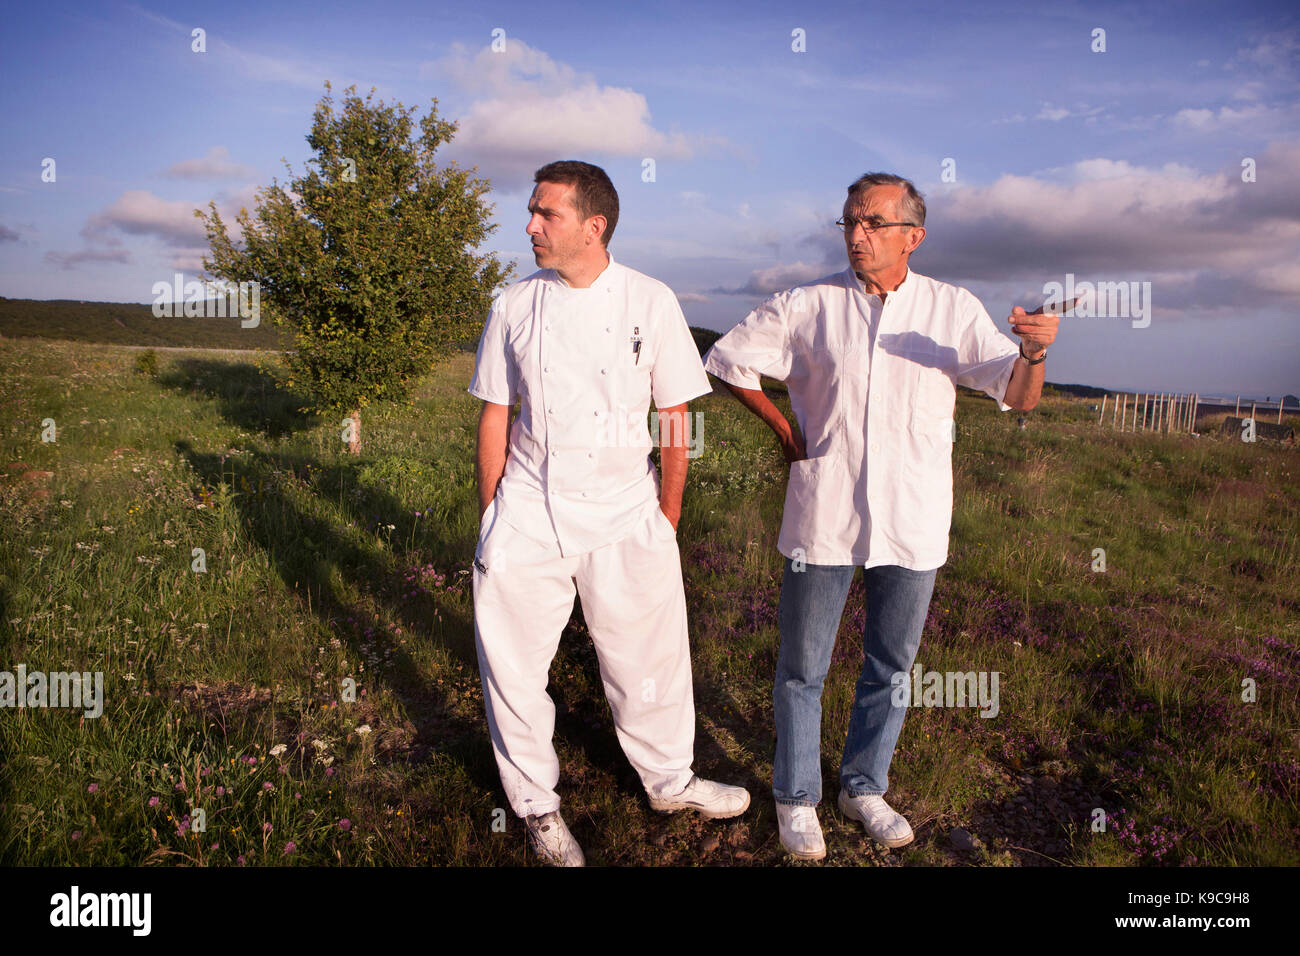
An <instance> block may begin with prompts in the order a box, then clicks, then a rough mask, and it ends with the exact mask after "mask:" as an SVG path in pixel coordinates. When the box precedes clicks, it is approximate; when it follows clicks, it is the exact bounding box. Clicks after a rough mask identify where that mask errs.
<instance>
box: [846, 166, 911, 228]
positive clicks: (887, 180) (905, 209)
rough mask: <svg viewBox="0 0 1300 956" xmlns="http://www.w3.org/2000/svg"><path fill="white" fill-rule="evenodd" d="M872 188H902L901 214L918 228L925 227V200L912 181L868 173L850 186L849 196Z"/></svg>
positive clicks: (885, 174)
mask: <svg viewBox="0 0 1300 956" xmlns="http://www.w3.org/2000/svg"><path fill="white" fill-rule="evenodd" d="M872 186H902V187H903V199H902V202H900V203H899V210H898V211H899V213H901V214H902V215H903V216H904V217H906V218H907V219H908V220H910V221H911V222H914V223H916V224H917V225H918V226H924V225H925V200H924V199H922V198H921V194H920V193H919V192H917V191H916V187H915V186H913V185H912V181H911V180H910V179H904V178H903V177H902V176H895V175H894V174H893V173H866V174H864V175H862V176H859V177H858V178H857V179H855V180H854V181H853V183H852V184H851V185H850V186H849V196H850V197H852V196H853V195H854V194H855V193H859V192H861V191H862V190H864V189H870V188H871V187H872Z"/></svg>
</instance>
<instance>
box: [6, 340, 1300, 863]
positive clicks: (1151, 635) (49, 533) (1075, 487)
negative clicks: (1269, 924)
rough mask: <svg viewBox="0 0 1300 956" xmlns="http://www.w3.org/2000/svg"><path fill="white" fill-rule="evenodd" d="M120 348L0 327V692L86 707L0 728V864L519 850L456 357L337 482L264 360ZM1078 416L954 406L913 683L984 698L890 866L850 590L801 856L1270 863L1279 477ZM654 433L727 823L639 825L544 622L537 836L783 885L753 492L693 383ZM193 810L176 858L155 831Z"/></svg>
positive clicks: (735, 451) (761, 553)
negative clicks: (680, 429) (859, 743)
mask: <svg viewBox="0 0 1300 956" xmlns="http://www.w3.org/2000/svg"><path fill="white" fill-rule="evenodd" d="M137 355H138V353H136V352H133V351H129V350H126V349H118V348H110V347H102V346H89V345H85V344H75V343H62V342H42V341H37V340H30V339H20V340H0V367H2V369H3V375H4V380H5V382H6V388H5V390H4V393H3V397H0V410H3V412H4V413H5V414H4V416H3V422H4V425H3V431H2V434H0V439H2V441H3V447H2V448H0V471H2V473H0V519H3V520H4V522H5V528H6V532H5V534H4V536H3V539H2V541H0V570H2V572H3V577H2V578H0V607H2V609H3V614H2V615H0V646H3V648H4V651H3V657H2V658H0V669H4V668H8V669H10V670H12V669H13V668H14V667H16V665H17V664H19V663H23V664H26V665H27V667H28V668H29V669H30V670H37V669H41V670H68V669H73V668H75V669H78V670H87V671H102V672H103V673H104V679H105V697H106V702H105V711H104V715H103V716H102V717H100V718H98V719H86V718H83V717H82V716H81V715H80V714H79V713H77V712H71V711H68V710H52V709H50V710H22V711H18V710H6V711H4V712H3V713H0V863H7V864H40V865H50V864H54V865H114V864H129V865H134V864H164V865H167V864H175V863H185V862H195V863H202V864H213V865H238V864H239V863H240V861H241V860H242V861H243V863H245V864H247V865H295V864H317V865H320V864H339V863H342V864H399V865H402V864H429V863H453V864H476V865H491V864H526V863H530V862H531V861H530V858H529V855H528V851H527V847H526V845H525V840H524V836H523V829H522V826H521V825H520V823H519V821H517V820H515V819H514V818H513V817H512V816H511V815H509V813H508V811H506V813H505V814H504V817H505V822H506V826H505V828H504V831H503V832H499V831H498V829H496V828H494V826H493V823H494V821H495V820H498V819H501V818H502V814H501V813H500V812H499V811H501V810H503V809H505V808H506V804H505V801H504V796H503V794H502V793H501V790H500V786H499V782H498V779H497V774H496V766H495V763H494V761H493V758H492V752H491V749H490V746H489V743H488V739H487V733H486V725H485V721H484V716H483V701H482V693H481V689H480V686H479V681H478V673H477V666H476V660H475V655H474V646H473V607H472V600H471V595H470V588H469V573H468V572H469V567H470V562H471V559H472V553H473V548H474V542H475V538H476V535H477V520H476V512H475V510H474V508H475V494H474V465H473V452H474V431H475V421H476V415H477V405H478V403H477V402H476V400H474V399H473V398H471V397H470V396H469V395H468V394H466V392H465V387H466V384H467V383H468V381H469V378H470V374H471V371H472V361H473V357H472V356H471V355H459V356H456V357H455V358H453V359H452V360H451V361H450V362H449V364H447V365H446V366H444V367H442V368H440V369H438V370H437V371H435V372H434V373H433V374H431V375H430V376H429V377H428V378H427V379H426V380H425V381H424V382H423V383H422V384H421V386H420V388H419V389H418V391H417V393H416V395H415V398H414V399H413V401H412V402H411V403H410V404H409V405H406V406H402V407H395V408H388V409H373V410H368V411H367V413H366V416H365V418H364V421H363V435H362V439H363V449H362V454H361V455H360V456H359V457H356V458H353V457H350V456H348V455H347V454H346V453H345V448H344V446H343V443H342V442H341V440H340V427H339V426H340V423H339V422H335V421H332V420H325V419H321V418H316V417H311V416H304V415H301V414H300V413H298V412H297V411H296V409H298V408H299V407H300V406H301V405H302V403H303V399H302V396H300V395H297V394H295V393H294V392H293V390H292V388H290V387H288V386H287V385H286V381H287V374H286V373H285V372H284V370H283V369H282V368H281V367H280V365H279V359H278V357H276V356H273V355H268V356H267V357H265V358H264V359H262V362H263V363H264V367H259V366H258V365H257V364H255V363H254V362H252V361H250V360H249V359H248V357H247V356H236V355H223V354H221V353H213V352H206V353H200V352H194V353H162V354H159V355H158V356H157V361H156V372H154V373H153V374H150V371H151V370H150V369H149V368H148V367H147V363H146V367H143V368H141V369H140V370H137ZM779 401H780V403H782V405H783V407H785V408H786V409H787V410H788V402H787V400H786V399H785V398H780V399H779ZM1087 404H1088V403H1087V402H1086V401H1081V400H1073V399H1069V398H1064V397H1059V396H1050V397H1048V398H1046V399H1045V400H1044V403H1043V404H1042V406H1041V407H1040V409H1038V410H1036V411H1035V412H1033V413H1030V414H1028V415H1026V416H1025V417H1026V418H1027V419H1028V422H1027V427H1026V428H1025V429H1024V430H1021V429H1020V428H1018V427H1017V425H1016V417H1017V413H1014V412H1013V413H1009V414H1007V415H1001V414H999V413H998V412H997V411H996V408H995V407H994V405H993V403H992V402H991V401H989V400H988V399H987V398H985V397H982V396H972V395H969V394H965V393H963V394H962V395H961V396H960V398H959V400H958V410H957V421H958V437H957V443H956V446H955V449H954V473H955V481H956V508H955V512H954V517H953V532H952V548H951V556H950V559H949V562H948V564H947V565H945V567H944V568H943V569H942V570H941V571H940V574H939V578H938V583H937V585H936V590H935V596H934V600H933V602H932V605H931V613H930V620H929V622H928V624H927V628H926V632H925V636H924V638H923V641H922V646H921V651H920V655H919V658H918V659H919V660H920V661H921V663H922V664H923V665H924V666H925V667H926V668H927V669H935V670H940V671H943V670H961V671H969V670H976V671H979V670H986V671H998V672H999V674H1000V675H1001V687H1000V690H1001V700H1000V713H999V714H998V716H997V717H995V718H991V719H984V718H981V717H979V716H978V713H977V712H976V711H974V710H971V709H964V710H963V709H956V708H950V709H944V708H919V709H915V710H914V711H913V712H912V713H909V714H908V717H907V720H906V722H905V723H904V727H903V732H902V736H901V737H900V740H899V746H898V750H897V753H896V756H895V760H894V764H893V767H892V768H891V775H890V779H891V783H890V794H889V796H890V801H891V803H892V804H893V805H895V806H896V807H898V808H899V809H900V810H901V811H902V812H904V813H905V814H907V816H908V817H909V819H910V820H911V821H912V824H913V826H914V827H915V828H916V830H917V834H918V836H917V840H916V842H915V843H914V844H913V845H912V846H909V847H907V848H905V849H903V850H901V851H887V850H884V849H883V848H879V847H877V846H875V845H874V844H873V843H872V842H871V841H870V840H868V839H867V838H866V837H865V836H864V835H863V833H862V832H861V830H860V828H855V827H854V826H850V825H849V824H847V823H846V821H844V820H843V819H842V818H841V817H840V816H839V814H838V812H837V811H836V810H835V809H834V794H835V792H836V776H837V768H838V762H839V753H840V749H841V747H842V745H843V740H844V733H845V730H846V727H847V719H848V705H849V697H850V694H851V691H852V686H853V683H854V681H855V680H856V677H857V671H858V668H859V667H860V661H861V626H862V619H863V600H862V597H863V596H862V588H861V578H860V577H859V579H858V581H857V582H856V583H855V585H854V587H853V589H852V591H851V592H850V598H849V605H848V608H847V609H846V612H845V618H844V622H843V626H842V628H841V633H840V639H839V642H838V644H837V647H836V652H835V656H834V659H833V663H832V669H831V674H830V677H829V679H828V682H827V690H826V696H825V719H824V721H823V765H824V771H825V780H826V782H825V787H824V790H825V793H826V795H827V798H826V799H825V800H824V802H823V806H822V812H821V818H822V823H823V827H824V828H825V831H826V836H827V842H828V846H829V849H830V853H829V855H828V858H827V862H828V863H830V864H847V865H861V864H870V865H876V864H884V863H887V862H894V863H900V862H901V863H902V864H904V865H909V864H915V865H933V864H943V865H946V864H951V865H971V864H974V865H1038V864H1049V863H1051V862H1053V861H1055V862H1059V863H1065V864H1076V865H1168V864H1177V863H1193V864H1217V865H1247V864H1251V865H1258V864H1265V865H1267V864H1279V863H1288V864H1294V863H1296V862H1297V860H1298V858H1300V854H1298V853H1297V849H1296V846H1297V842H1296V834H1297V832H1300V829H1298V828H1300V808H1298V806H1297V800H1298V797H1300V764H1298V763H1297V755H1296V738H1295V733H1296V731H1295V728H1296V727H1297V726H1300V720H1298V717H1300V700H1298V699H1297V694H1298V691H1297V688H1300V681H1297V676H1298V675H1297V672H1298V671H1300V624H1298V622H1300V614H1297V610H1300V583H1298V582H1300V575H1298V574H1297V573H1296V571H1297V568H1296V554H1297V538H1298V536H1300V535H1298V531H1300V521H1298V520H1297V506H1296V500H1297V490H1298V488H1297V485H1298V482H1297V472H1296V452H1295V450H1294V449H1292V448H1289V447H1285V446H1280V445H1277V444H1274V443H1270V442H1258V443H1256V444H1254V445H1247V444H1244V443H1242V442H1240V441H1234V440H1232V439H1230V438H1226V437H1218V436H1210V435H1207V436H1203V437H1200V438H1190V437H1185V436H1180V437H1169V436H1154V435H1150V434H1125V433H1119V432H1115V431H1113V430H1111V429H1110V428H1109V427H1108V426H1098V425H1097V424H1096V422H1095V413H1091V412H1089V411H1087ZM693 410H695V411H702V412H703V413H704V440H705V454H704V455H703V456H702V457H700V458H698V459H695V460H693V462H692V466H691V471H690V476H689V479H688V484H687V493H686V501H685V506H684V511H683V519H682V523H681V526H680V528H679V532H678V540H679V543H680V546H681V550H682V558H683V566H684V568H685V575H686V593H687V600H688V602H689V606H690V614H691V636H692V652H693V658H692V659H693V667H694V673H695V697H696V710H697V722H698V728H699V729H698V733H697V738H696V758H697V759H696V769H697V770H698V771H699V772H700V773H701V774H702V775H705V776H711V777H715V778H718V779H722V780H725V781H729V782H739V783H743V784H745V785H746V786H748V787H749V788H750V790H751V792H752V793H753V795H754V798H755V800H754V804H753V807H752V809H751V810H750V811H749V812H748V813H747V814H746V815H745V816H744V817H742V818H740V819H739V820H738V821H730V822H716V823H709V822H705V821H700V820H697V819H691V818H689V817H686V816H677V817H666V818H664V817H659V816H657V815H655V814H654V813H653V812H651V811H650V810H649V808H648V805H647V803H646V801H645V798H644V796H643V794H642V793H641V790H640V787H639V784H638V781H637V779H636V776H635V774H634V772H633V771H632V770H631V768H630V766H629V765H628V764H627V762H626V760H625V759H624V757H623V756H622V753H621V751H620V750H619V747H618V744H617V741H616V739H615V737H614V733H613V727H612V724H611V721H610V717H609V710H608V707H607V705H606V703H605V700H604V697H603V694H602V692H601V684H600V676H599V670H598V667H597V663H596V657H595V653H594V650H593V648H592V646H591V641H590V638H589V636H588V634H587V632H586V629H585V627H584V626H583V624H582V618H581V613H580V611H577V610H576V609H575V614H574V617H573V619H572V620H571V622H570V625H569V627H568V629H567V630H566V633H565V635H564V639H563V640H562V642H561V650H560V653H559V655H558V656H557V658H556V660H555V663H554V666H553V668H552V672H551V678H552V686H551V692H552V695H553V696H554V697H555V699H556V701H557V706H558V717H557V731H556V746H557V750H558V751H559V753H560V757H561V765H562V778H561V784H560V791H561V794H562V796H563V797H564V800H565V817H566V819H567V820H568V821H569V824H570V826H571V827H572V828H573V830H574V832H575V834H576V835H577V836H578V838H579V840H580V841H581V842H582V844H583V846H584V849H585V850H586V853H587V858H588V860H589V862H591V863H593V864H634V865H655V864H682V863H686V864H693V863H697V862H699V863H706V864H731V865H787V864H788V861H787V859H786V858H785V857H784V855H783V853H782V852H781V850H780V847H779V845H778V843H777V838H776V830H775V815H774V811H773V809H772V806H771V800H770V789H769V788H770V780H771V758H772V744H773V724H772V709H771V684H772V679H773V672H774V667H775V660H776V650H777V644H778V633H777V625H776V607H777V595H778V591H779V587H780V573H781V557H780V555H779V554H778V553H777V551H776V548H775V542H776V535H777V530H778V528H779V522H780V510H781V505H782V501H783V497H784V477H785V470H784V467H783V464H782V460H781V458H780V456H779V454H778V452H777V449H776V446H775V443H774V441H773V440H772V439H771V437H770V435H769V434H767V433H766V432H765V430H764V429H763V427H762V426H761V425H760V424H759V423H758V422H757V420H755V419H753V418H752V417H750V416H748V415H747V414H746V413H744V411H743V410H742V409H741V408H740V407H739V405H738V404H736V403H735V402H734V401H732V400H731V399H730V398H727V397H723V396H713V397H706V398H704V399H701V400H699V401H697V402H696V403H694V404H693ZM45 419H53V420H54V422H55V425H56V427H57V430H58V431H57V442H53V443H43V442H42V441H41V440H40V433H41V427H42V424H41V423H42V422H43V421H44V420H45ZM46 472H48V473H49V474H48V475H46V474H44V473H46ZM195 548H201V549H203V553H204V556H205V559H206V573H196V572H195V571H194V570H192V569H191V564H192V562H193V561H194V560H195V558H194V557H193V549H195ZM1095 548H1103V549H1104V550H1105V552H1106V571H1105V572H1104V573H1096V572H1094V571H1092V563H1093V549H1095ZM348 678H351V679H353V680H355V682H356V685H357V687H358V698H357V700H356V701H355V702H350V701H348V700H347V699H346V698H345V696H344V694H343V692H342V691H343V685H344V681H345V679H348ZM1247 678H1249V679H1252V680H1253V681H1254V682H1255V684H1256V687H1257V699H1256V701H1255V702H1254V703H1243V702H1242V681H1243V679H1247ZM281 746H282V747H283V748H284V749H283V750H282V751H281V750H279V747H281ZM273 748H274V749H276V751H277V752H276V754H275V755H272V753H271V751H272V749H273ZM250 758H254V761H253V762H249V759H250ZM268 784H269V786H268ZM92 785H93V792H92V790H91V788H92ZM218 788H221V790H220V793H218ZM154 798H156V801H155V800H154ZM151 803H152V804H153V805H151ZM196 807H197V808H202V809H203V810H204V812H205V813H206V817H207V820H206V830H205V832H203V833H202V834H196V833H194V832H193V830H192V829H188V828H185V827H183V826H182V821H183V820H184V819H185V817H186V815H187V814H190V815H192V814H193V811H194V809H195V808H196ZM1097 811H1100V812H1102V813H1104V814H1105V818H1106V821H1107V826H1106V829H1105V830H1104V831H1103V832H1096V831H1094V829H1093V826H1092V820H1093V819H1094V816H1095V815H1096V812H1097ZM191 819H192V816H191ZM343 820H346V821H348V826H347V828H346V829H345V828H344V826H342V825H341V823H340V821H343ZM955 826H961V827H964V828H966V829H967V830H969V831H970V832H971V833H972V834H974V835H975V837H976V838H977V839H978V841H979V845H978V847H977V849H976V850H975V851H974V852H973V853H962V852H958V851H956V850H954V849H953V848H952V847H951V845H950V843H949V839H948V832H949V830H950V829H951V828H952V827H955ZM289 844H292V845H293V846H292V849H291V850H290V852H286V846H287V845H289ZM789 865H808V864H789Z"/></svg>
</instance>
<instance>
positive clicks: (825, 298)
mask: <svg viewBox="0 0 1300 956" xmlns="http://www.w3.org/2000/svg"><path fill="white" fill-rule="evenodd" d="M873 330H874V334H873ZM1018 355H1019V349H1018V347H1017V346H1016V345H1015V343H1013V342H1012V340H1011V339H1010V338H1008V337H1007V336H1006V335H1004V334H1002V333H1001V332H1000V331H998V329H997V327H996V326H995V325H994V324H993V320H992V319H991V318H989V315H988V313H987V312H986V311H985V310H984V307H983V306H982V305H981V304H980V302H979V300H978V299H976V298H975V296H974V295H972V294H971V293H970V292H968V291H967V290H965V289H962V288H959V287H957V286H953V285H949V284H947V283H945V282H937V281H935V280H934V279H930V278H928V277H926V276H923V275H918V274H917V273H915V272H912V271H910V270H909V271H908V272H907V274H906V275H905V276H904V278H903V281H902V283H901V284H900V285H899V287H898V289H897V290H895V291H893V292H889V293H887V295H886V297H885V302H884V305H883V307H882V305H881V301H880V296H878V295H870V294H868V293H867V291H866V288H865V286H864V285H863V282H862V280H861V279H859V278H858V276H857V274H856V273H855V272H854V271H853V269H852V268H849V269H846V270H844V271H843V272H841V273H837V274H836V275H832V276H827V277H825V278H822V279H817V280H816V281H814V282H809V283H807V284H805V285H801V286H797V287H795V288H793V289H790V290H787V291H786V292H782V293H779V294H777V295H775V296H773V297H772V298H771V299H769V300H768V301H767V302H764V303H763V304H762V305H760V306H759V307H758V308H757V309H755V310H754V311H753V312H751V313H749V315H747V316H746V317H745V318H744V320H743V321H741V322H740V324H739V325H737V326H735V327H734V328H733V329H731V331H729V332H728V333H727V334H726V335H724V336H722V338H720V339H719V340H718V341H717V343H716V344H715V345H714V346H713V348H712V349H711V350H710V351H709V353H708V355H707V356H706V357H705V364H704V367H705V369H706V370H707V371H709V372H711V373H712V374H714V375H716V376H717V377H718V378H720V379H722V380H723V381H725V382H730V383H731V384H732V385H737V386H740V387H741V388H753V389H756V388H759V387H760V385H759V375H760V374H761V375H767V376H769V377H770V378H774V379H777V380H778V381H784V382H785V383H786V385H787V387H788V389H789V392H790V405H791V408H792V410H793V411H794V416H795V419H796V421H798V423H799V430H800V431H801V432H802V433H803V436H804V440H805V443H806V447H807V452H808V458H807V459H805V460H803V461H797V462H795V463H794V464H792V465H791V466H790V480H789V484H788V485H787V487H786V499H785V511H784V515H783V518H782V521H781V533H780V536H779V538H778V541H777V547H778V549H779V550H780V551H781V553H782V554H784V555H785V556H786V557H788V558H792V559H797V558H802V559H803V560H804V561H806V562H808V563H809V564H838V565H847V564H860V565H863V566H865V567H874V566H876V565H883V564H896V565H901V566H902V567H905V568H910V569H912V570H915V571H928V570H930V569H932V568H937V567H940V566H941V565H942V564H943V563H944V562H945V561H947V559H948V530H949V527H950V525H951V523H952V440H953V424H954V423H953V409H954V407H955V403H956V398H957V390H956V385H958V384H960V385H965V386H967V387H969V388H974V389H979V390H982V391H984V392H986V393H987V394H988V395H990V396H992V397H993V398H995V399H997V400H998V407H999V408H1000V409H1001V410H1002V411H1007V410H1009V408H1010V406H1009V405H1007V404H1006V403H1005V402H1004V401H1003V399H1004V397H1005V396H1006V390H1007V385H1008V383H1009V382H1010V381H1011V373H1012V366H1013V365H1014V363H1015V360H1016V357H1017V356H1018Z"/></svg>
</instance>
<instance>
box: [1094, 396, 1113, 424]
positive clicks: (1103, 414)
mask: <svg viewBox="0 0 1300 956" xmlns="http://www.w3.org/2000/svg"><path fill="white" fill-rule="evenodd" d="M1108 398H1110V396H1109V395H1103V396H1102V397H1101V414H1100V415H1098V416H1097V424H1098V425H1100V424H1101V423H1102V421H1103V420H1105V418H1106V399H1108Z"/></svg>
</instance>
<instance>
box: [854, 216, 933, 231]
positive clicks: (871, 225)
mask: <svg viewBox="0 0 1300 956" xmlns="http://www.w3.org/2000/svg"><path fill="white" fill-rule="evenodd" d="M835 225H837V226H839V227H840V228H841V229H843V230H844V231H845V232H849V233H851V232H853V229H854V227H856V226H861V227H862V231H863V232H867V233H872V232H875V231H876V230H877V229H884V228H885V227H886V226H915V225H916V223H914V222H880V221H879V220H877V219H854V218H853V217H852V216H841V217H840V218H839V219H836V220H835Z"/></svg>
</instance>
